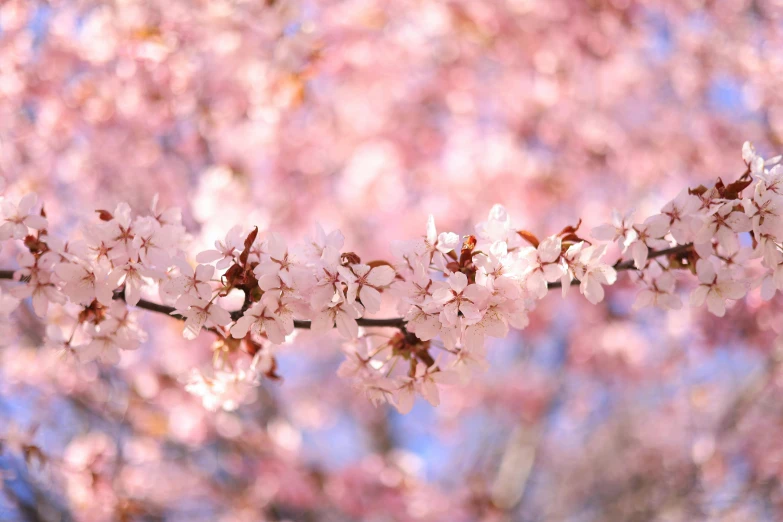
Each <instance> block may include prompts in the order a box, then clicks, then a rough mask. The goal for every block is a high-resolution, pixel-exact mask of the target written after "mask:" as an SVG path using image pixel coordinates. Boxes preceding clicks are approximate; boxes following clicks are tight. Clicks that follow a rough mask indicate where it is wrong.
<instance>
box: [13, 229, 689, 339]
mask: <svg viewBox="0 0 783 522" xmlns="http://www.w3.org/2000/svg"><path fill="white" fill-rule="evenodd" d="M691 248H693V244H692V243H688V244H686V245H678V246H675V247H672V248H666V249H663V250H650V253H649V255H648V258H649V259H653V258H656V257H663V256H667V255H670V254H679V253H683V252H687V251H688V250H690V249H691ZM614 269H615V270H632V269H634V266H633V260H632V259H631V260H629V261H623V262H618V263H617V264H615V265H614ZM4 279H5V280H13V279H14V271H13V270H0V280H4ZM579 283H580V281H579V280H578V279H574V280H573V281H572V282H571V284H572V285H578V284H579ZM561 286H562V285H561V284H560V282H555V283H549V284H548V287H549V288H560V287H561ZM114 298H115V299H121V300H123V301H124V300H125V293H124V292H122V291H119V292H116V293H115V294H114ZM136 308H141V309H143V310H147V311H149V312H156V313H159V314H165V315H168V316H171V317H173V318H175V319H178V320H180V321H184V320H185V317H184V316H182V315H181V314H178V313H176V309H175V308H174V307H173V306H167V305H163V304H160V303H154V302H152V301H147V300H146V299H140V300H139V302H138V303H136ZM244 312H245V310H235V311H233V312H231V319H232V320H233V321H236V320H237V319H239V318H240V317H242V314H243V313H244ZM356 322H357V323H358V325H359V326H363V327H366V328H398V329H400V330H405V324H406V322H407V321H405V319H403V318H402V317H389V318H384V319H372V318H368V317H361V318H359V319H357V320H356ZM311 325H312V323H311V321H305V320H299V319H297V320H295V321H294V328H299V329H302V330H309V329H310V327H311Z"/></svg>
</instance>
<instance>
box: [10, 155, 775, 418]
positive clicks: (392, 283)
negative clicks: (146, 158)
mask: <svg viewBox="0 0 783 522" xmlns="http://www.w3.org/2000/svg"><path fill="white" fill-rule="evenodd" d="M743 158H744V160H745V163H746V164H747V170H746V172H745V173H744V174H743V175H742V176H741V177H740V178H739V179H738V180H737V181H735V182H733V183H731V184H728V185H727V184H724V183H723V181H722V180H720V179H719V180H718V181H717V183H716V184H715V185H714V186H713V187H711V188H707V187H704V186H700V187H698V188H695V189H689V190H684V191H683V192H682V193H680V194H679V195H678V196H677V197H676V198H675V199H674V200H673V201H671V202H669V203H668V204H666V205H665V206H664V207H663V208H662V209H661V212H660V214H657V215H654V216H651V217H649V218H647V219H646V220H645V221H644V222H642V223H634V222H633V221H632V219H631V215H630V214H625V215H621V214H619V213H616V215H615V216H614V222H613V223H612V224H607V225H602V226H599V227H597V228H595V229H594V230H593V231H592V236H593V239H597V240H601V241H607V242H616V243H617V245H618V246H619V248H620V249H621V251H622V252H623V254H624V255H625V256H626V257H627V258H628V259H627V260H620V261H618V262H617V263H615V264H614V265H610V264H608V263H606V262H605V261H604V260H603V259H604V257H605V255H604V254H605V252H606V249H607V246H608V245H609V244H610V243H601V244H593V243H591V242H590V241H588V240H585V239H583V238H581V237H580V236H579V235H578V234H579V224H577V225H576V226H568V227H565V228H564V229H563V230H562V231H560V232H559V233H557V234H555V235H552V236H549V237H546V238H545V239H543V240H539V239H538V238H537V237H536V236H535V235H534V234H532V233H530V232H528V231H525V230H520V229H518V228H516V227H515V226H514V225H513V224H512V221H511V218H510V216H509V214H508V213H507V212H506V210H505V209H504V208H503V207H501V206H499V205H496V206H495V207H493V208H492V210H491V211H490V213H489V217H488V219H487V220H486V221H484V222H482V223H479V224H478V225H476V227H475V230H474V232H473V234H471V235H468V236H465V237H460V236H458V235H457V234H455V233H452V232H441V233H438V232H437V230H436V227H435V222H434V219H433V218H432V217H430V219H429V222H428V223H427V230H426V235H424V236H423V237H421V238H419V239H415V240H410V241H399V242H396V243H394V244H393V245H392V251H393V254H394V257H395V259H394V262H387V261H371V262H362V260H361V258H360V257H359V256H358V255H357V254H355V253H353V252H344V251H343V243H344V238H343V236H342V234H341V233H340V232H339V231H333V232H331V233H328V234H327V233H326V232H325V231H324V230H323V229H322V228H321V227H320V226H318V227H316V230H315V234H314V236H313V237H308V238H306V239H305V240H304V241H303V242H302V243H299V244H294V245H289V244H287V242H286V241H285V239H284V238H282V237H281V236H279V235H278V234H275V233H268V234H266V235H262V234H259V231H258V229H257V228H254V229H252V230H250V231H248V230H243V229H242V228H240V227H235V228H233V229H231V230H230V231H229V232H228V234H227V235H226V237H225V239H223V240H219V241H216V242H215V248H214V249H212V250H207V251H204V252H201V253H199V254H198V255H197V256H196V257H195V262H196V264H195V266H194V265H193V264H191V263H190V262H189V259H188V257H187V254H186V252H185V250H184V248H185V238H186V233H185V229H184V227H183V226H182V224H181V220H180V213H179V211H178V210H176V209H169V210H165V211H161V210H159V209H158V208H157V201H153V204H152V207H151V209H150V211H149V213H148V214H147V215H142V216H135V217H134V216H132V213H131V209H130V207H129V206H128V205H127V204H124V203H121V204H120V205H118V206H117V208H116V209H115V210H114V211H113V212H108V211H104V210H100V211H97V214H96V217H95V218H94V219H93V220H91V221H90V222H88V223H86V224H84V226H83V227H82V229H81V232H82V236H83V237H82V238H81V239H79V240H77V241H69V242H63V241H61V240H59V239H57V238H54V237H51V236H50V235H49V234H48V233H47V230H46V229H47V221H46V215H45V213H44V211H43V209H41V208H39V207H38V205H37V200H36V197H35V195H34V194H29V195H26V196H25V197H23V198H22V199H21V201H19V203H18V204H16V205H14V204H12V203H11V202H9V201H5V200H4V201H3V202H2V215H3V223H2V224H1V225H0V239H3V240H18V241H21V242H22V244H23V246H24V248H23V249H21V251H20V253H19V255H18V263H19V268H18V269H17V270H16V271H15V272H14V273H13V279H15V280H16V281H18V282H20V283H22V284H20V285H16V286H14V287H13V288H12V289H11V290H10V292H11V295H10V296H8V295H3V296H2V297H0V311H2V312H3V313H4V314H5V315H6V316H7V315H8V314H9V313H10V312H11V311H12V310H13V308H14V307H15V306H16V305H17V304H18V302H19V299H22V298H27V297H30V298H31V301H32V305H33V308H34V310H35V312H36V313H37V314H38V315H39V316H41V317H45V316H46V315H47V313H48V309H49V307H50V304H52V303H54V304H57V305H63V306H64V307H66V309H68V310H70V311H71V312H72V314H71V315H72V319H73V321H72V323H73V325H72V328H71V331H70V333H69V334H68V335H65V334H64V333H63V332H62V331H61V330H60V329H59V328H56V327H53V326H51V327H49V329H48V331H47V335H48V337H49V339H50V340H51V341H53V342H55V343H57V344H60V345H61V346H62V347H63V349H64V350H65V351H66V352H67V353H70V354H73V355H75V356H76V357H77V358H78V359H80V360H83V361H90V360H93V359H99V360H101V361H103V362H108V363H116V362H117V361H118V360H119V358H120V354H121V351H122V350H129V349H134V348H136V347H137V346H138V345H139V343H140V342H141V341H142V340H143V338H144V333H143V331H142V330H140V328H139V326H138V323H137V321H136V320H135V318H134V314H133V312H132V309H133V307H140V308H146V309H149V310H153V311H159V312H160V311H162V312H167V313H170V314H172V315H174V316H176V317H178V318H179V319H182V320H184V329H183V336H184V337H185V339H189V340H190V339H195V338H196V337H197V336H198V335H199V334H200V332H201V331H202V330H203V329H207V330H209V331H210V332H212V333H214V334H216V335H217V336H218V342H217V343H216V344H215V346H214V348H213V350H214V354H215V357H214V358H213V361H214V364H213V368H211V370H210V372H208V373H204V372H202V371H199V370H194V371H193V373H192V374H191V375H190V376H189V377H188V382H187V385H186V388H187V389H188V390H189V391H191V392H192V393H194V394H197V395H199V396H201V397H202V399H203V401H204V405H205V406H207V407H209V408H210V409H217V408H221V407H222V408H224V409H233V408H236V407H237V406H238V405H239V404H241V403H242V402H243V401H245V400H247V398H248V397H249V396H250V395H251V394H252V391H253V389H254V385H256V384H257V383H258V382H259V381H260V380H261V379H262V378H264V377H267V378H276V377H277V375H276V363H275V357H274V355H275V350H277V349H278V348H277V347H278V346H279V345H282V344H284V343H285V342H286V341H287V340H288V339H290V336H291V335H292V334H293V332H294V329H295V328H297V327H299V328H310V329H312V330H314V331H317V332H326V331H328V330H331V329H335V328H336V329H337V331H338V332H339V334H340V335H341V336H342V337H343V338H344V339H345V340H346V352H347V358H346V360H345V362H344V363H343V364H342V366H341V367H340V369H339V371H338V373H339V375H340V376H342V377H348V378H351V379H354V382H355V383H356V385H357V387H359V388H361V389H362V390H363V391H364V393H365V394H366V395H367V396H368V398H370V399H371V400H372V401H373V402H375V403H379V402H389V403H391V404H393V405H394V406H396V407H397V408H398V409H399V410H400V411H401V412H407V411H409V410H410V409H411V408H412V407H413V404H414V400H415V397H416V396H417V395H421V396H422V397H424V398H425V399H426V400H428V401H429V402H430V403H431V404H433V405H437V404H438V403H439V387H440V386H442V385H449V384H455V383H458V382H459V381H463V382H464V381H466V380H467V379H469V378H470V376H471V374H472V373H473V372H475V371H477V370H478V371H480V370H483V369H485V368H486V365H487V363H486V352H485V338H486V337H487V336H490V337H505V336H506V335H507V333H508V331H509V328H510V327H513V328H517V329H522V328H524V327H525V326H526V325H527V324H528V313H529V312H530V311H531V310H532V309H533V308H534V307H535V305H536V302H537V301H538V300H540V299H543V298H544V297H545V296H546V295H547V293H548V291H549V290H550V289H552V288H554V287H560V288H561V291H562V294H563V295H564V296H565V295H566V293H567V292H568V289H569V288H570V287H571V286H574V285H578V288H579V291H580V293H581V294H582V295H583V296H584V297H585V298H586V299H587V300H588V301H590V302H591V303H593V304H595V303H598V302H600V301H602V300H603V298H604V288H603V287H604V286H605V285H611V284H613V283H614V282H615V281H616V279H617V270H631V269H635V274H636V277H637V278H638V280H639V282H640V284H641V286H642V289H641V291H640V292H639V293H638V297H637V299H636V302H635V304H634V306H635V307H636V308H640V307H646V306H658V307H661V308H664V309H678V308H680V307H681V306H682V302H681V298H680V294H679V293H678V291H677V289H676V282H677V280H678V275H677V274H688V273H689V272H690V273H691V274H693V275H695V276H696V278H697V284H696V285H695V287H694V289H693V290H692V292H691V294H690V303H691V305H692V306H701V305H703V304H705V303H706V305H707V309H708V310H709V311H710V312H712V313H713V314H715V315H718V316H722V315H724V314H725V311H726V302H727V300H737V299H741V298H743V297H744V296H745V294H746V293H747V292H748V291H749V290H750V289H751V288H754V287H757V286H760V287H761V295H762V296H763V297H764V298H765V299H769V298H771V297H772V296H773V295H774V294H775V292H776V291H777V290H780V289H783V251H782V250H781V242H783V228H782V227H783V221H781V218H780V211H781V208H782V207H781V201H782V200H781V198H782V197H783V195H781V188H782V187H783V181H782V180H783V167H781V166H780V165H778V162H779V160H780V157H778V158H774V159H772V160H768V161H765V160H764V159H763V158H761V157H759V156H758V155H757V154H756V152H755V151H754V149H753V147H752V146H751V145H750V144H746V145H745V147H744V149H743ZM31 229H32V230H31ZM33 230H35V232H33ZM743 234H745V235H744V236H743ZM752 260H759V262H758V263H751V261H752ZM384 293H385V294H387V295H391V296H393V297H394V298H395V299H396V308H397V310H398V312H399V314H400V317H399V318H397V319H372V318H368V317H367V316H368V315H371V314H375V313H378V312H380V311H381V309H382V305H383V299H382V296H383V294H384ZM155 294H157V296H156V300H160V301H162V302H163V303H164V304H157V303H154V302H152V301H147V300H143V299H142V297H143V296H148V295H155ZM232 296H236V297H239V298H240V299H239V301H241V303H242V304H241V306H239V304H238V302H237V306H236V307H238V309H236V310H233V311H229V310H227V309H226V308H227V305H226V303H227V302H230V301H231V298H232ZM236 307H235V308H236ZM366 327H382V328H387V330H385V331H389V330H388V329H389V328H393V329H394V334H393V335H390V336H383V335H372V336H370V335H364V330H363V328H366ZM435 350H438V351H437V352H435ZM237 356H238V357H237ZM237 358H239V361H237Z"/></svg>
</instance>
